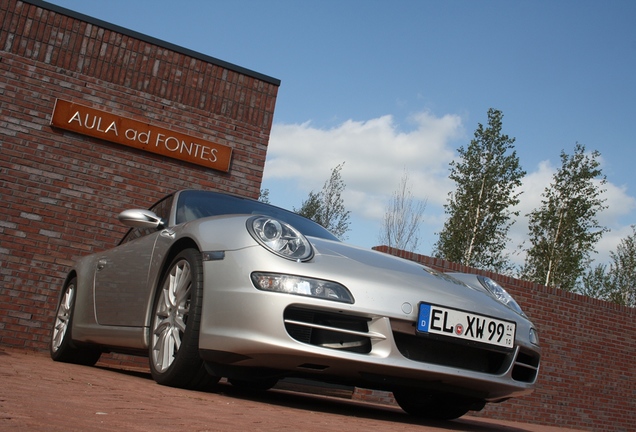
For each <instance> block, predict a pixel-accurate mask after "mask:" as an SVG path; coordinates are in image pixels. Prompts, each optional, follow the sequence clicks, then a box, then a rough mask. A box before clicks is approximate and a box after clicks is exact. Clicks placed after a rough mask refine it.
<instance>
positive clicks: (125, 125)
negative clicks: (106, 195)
mask: <svg viewBox="0 0 636 432" xmlns="http://www.w3.org/2000/svg"><path fill="white" fill-rule="evenodd" d="M51 125H52V126H55V127H58V128H61V129H65V130H69V131H73V132H77V133H80V134H83V135H88V136H91V137H94V138H100V139H103V140H106V141H110V142H114V143H117V144H122V145H125V146H129V147H134V148H137V149H141V150H145V151H149V152H152V153H157V154H160V155H163V156H167V157H170V158H174V159H179V160H183V161H186V162H190V163H194V164H197V165H202V166H205V167H208V168H212V169H215V170H219V171H224V172H228V171H229V170H230V161H231V159H232V148H231V147H228V146H225V145H222V144H217V143H213V142H209V141H204V140H201V139H199V138H195V137H192V136H190V135H186V134H182V133H178V132H174V131H171V130H169V129H166V128H161V127H158V126H154V125H151V124H148V123H144V122H140V121H136V120H131V119H128V118H125V117H121V116H118V115H116V114H112V113H108V112H104V111H100V110H97V109H94V108H90V107H87V106H84V105H79V104H76V103H73V102H68V101H65V100H62V99H57V100H56V101H55V107H54V108H53V116H52V117H51Z"/></svg>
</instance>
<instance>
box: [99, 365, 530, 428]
mask: <svg viewBox="0 0 636 432" xmlns="http://www.w3.org/2000/svg"><path fill="white" fill-rule="evenodd" d="M96 367H97V368H99V369H102V370H107V371H111V372H115V373H118V374H122V375H128V376H134V377H137V378H143V379H147V380H150V381H152V376H151V375H150V372H148V371H143V370H134V369H126V368H123V369H122V368H119V367H113V366H110V365H97V366H96ZM157 385H159V384H157ZM190 391H193V392H203V393H214V394H217V395H220V396H223V397H227V398H231V399H234V400H246V401H251V402H256V403H262V404H268V405H276V406H280V407H286V408H294V409H298V410H304V411H308V412H320V413H325V414H333V415H342V416H353V417H358V418H365V419H368V420H374V421H382V422H391V423H402V424H405V425H420V426H429V427H434V428H437V429H439V430H448V431H466V432H497V431H499V432H528V429H523V428H519V427H515V426H504V425H496V424H492V423H491V422H489V421H487V420H482V419H479V418H475V417H471V416H470V415H469V416H464V417H462V418H459V419H457V420H452V421H433V420H423V419H418V418H417V417H413V416H411V415H408V414H406V413H405V412H404V411H402V410H401V409H400V408H399V407H397V406H391V405H383V404H375V403H370V402H365V401H359V400H352V399H351V391H349V392H347V391H346V390H343V389H342V388H340V389H339V388H337V387H336V388H334V387H329V386H327V387H325V386H323V385H319V384H317V385H311V384H308V383H307V382H306V381H304V380H303V381H302V382H301V383H299V382H297V381H295V380H293V379H292V380H284V381H281V383H279V384H278V385H277V386H276V387H274V388H273V389H270V390H266V391H252V390H246V389H243V388H237V387H233V386H232V385H231V384H229V383H228V382H227V381H226V380H221V381H220V382H219V383H218V384H214V385H211V386H209V387H208V388H206V389H203V390H190Z"/></svg>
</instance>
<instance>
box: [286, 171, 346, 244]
mask: <svg viewBox="0 0 636 432" xmlns="http://www.w3.org/2000/svg"><path fill="white" fill-rule="evenodd" d="M343 165H344V162H343V163H341V164H340V165H338V166H336V167H335V168H334V169H333V170H331V176H330V177H329V180H327V181H326V182H325V184H324V186H323V187H322V190H321V191H320V192H318V193H316V192H314V191H311V192H309V197H308V198H307V200H305V201H303V203H302V205H301V207H300V209H294V212H296V213H298V214H299V215H301V216H304V217H306V218H308V219H311V220H313V221H314V222H316V223H318V224H320V225H322V226H323V227H325V228H326V229H328V230H329V231H331V233H332V234H333V235H335V236H336V237H338V238H339V239H341V240H344V239H345V238H346V237H345V233H346V232H347V231H349V215H350V213H351V212H349V211H348V210H346V209H345V206H344V199H343V198H342V193H343V192H344V189H345V184H344V182H343V181H342V177H341V174H340V171H341V170H342V167H343Z"/></svg>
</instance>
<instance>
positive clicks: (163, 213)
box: [119, 195, 173, 245]
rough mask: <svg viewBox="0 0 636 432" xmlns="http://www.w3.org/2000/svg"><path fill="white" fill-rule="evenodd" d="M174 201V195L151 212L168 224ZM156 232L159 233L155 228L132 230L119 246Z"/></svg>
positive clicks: (153, 207) (154, 207)
mask: <svg viewBox="0 0 636 432" xmlns="http://www.w3.org/2000/svg"><path fill="white" fill-rule="evenodd" d="M172 200H173V195H170V196H168V197H166V198H164V199H162V200H161V201H159V202H158V203H156V204H155V205H153V206H152V207H150V211H151V212H153V213H154V214H156V215H157V216H159V217H160V218H161V219H162V220H163V221H164V222H165V223H166V224H167V223H168V221H169V220H170V209H171V208H172ZM154 232H157V230H156V229H153V228H131V229H130V230H129V231H128V232H127V233H126V235H125V236H124V238H123V239H122V240H121V241H120V242H119V244H120V245H121V244H124V243H128V242H130V241H133V240H136V239H138V238H141V237H144V236H147V235H148V234H152V233H154Z"/></svg>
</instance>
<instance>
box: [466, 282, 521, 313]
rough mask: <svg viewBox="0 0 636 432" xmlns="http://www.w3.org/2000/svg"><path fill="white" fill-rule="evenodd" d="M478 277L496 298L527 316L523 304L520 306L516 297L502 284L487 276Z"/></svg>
mask: <svg viewBox="0 0 636 432" xmlns="http://www.w3.org/2000/svg"><path fill="white" fill-rule="evenodd" d="M477 278H478V279H479V282H481V284H482V285H483V286H484V288H486V289H487V290H488V292H489V293H490V294H491V295H492V296H493V297H494V298H496V299H497V300H499V301H500V302H501V303H503V304H505V305H506V306H508V307H509V308H510V309H512V310H513V311H515V312H517V313H518V314H519V315H523V316H526V314H525V313H523V310H521V306H519V304H518V303H517V302H516V301H515V299H513V298H512V296H511V295H510V294H508V291H506V290H505V289H504V288H503V287H502V286H501V285H499V284H498V283H497V282H495V281H494V280H492V279H490V278H488V277H485V276H477Z"/></svg>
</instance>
